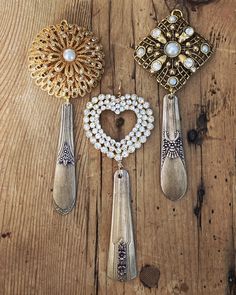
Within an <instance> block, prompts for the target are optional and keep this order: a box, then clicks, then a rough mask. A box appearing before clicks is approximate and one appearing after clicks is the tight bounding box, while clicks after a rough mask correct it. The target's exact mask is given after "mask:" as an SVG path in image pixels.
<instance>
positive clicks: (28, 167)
mask: <svg viewBox="0 0 236 295" xmlns="http://www.w3.org/2000/svg"><path fill="white" fill-rule="evenodd" d="M193 2H197V1H177V0H176V1H175V0H165V1H164V0H153V1H151V0H142V1H141V0H134V1H129V0H116V1H115V0H114V1H106V0H93V1H92V0H84V1H81V0H79V1H78V0H77V1H76V0H63V1H62V0H54V1H43V0H21V1H17V0H8V1H7V0H1V1H0V36H1V42H0V227H1V229H0V232H1V236H0V253H1V255H0V266H1V268H0V294H1V295H25V294H27V295H34V294H37V295H60V294H63V295H65V294H66V295H75V294H76V295H77V294H81V295H88V294H89V295H92V294H100V295H106V294H108V295H117V294H127V295H134V294H151V295H153V294H155V295H176V294H181V295H182V294H187V295H223V294H227V295H228V294H236V285H235V277H234V271H235V250H236V249H235V244H236V240H235V238H234V237H235V236H236V223H235V218H236V209H235V208H236V205H235V204H236V188H235V187H236V176H235V175H236V174H235V166H236V164H235V163H236V128H235V126H236V125H235V124H236V114H235V111H236V107H235V106H236V104H235V86H234V84H235V38H236V36H235V32H234V30H233V28H234V25H235V9H236V5H235V1H234V0H221V1H219V0H215V1H199V3H200V2H201V3H202V4H201V5H195V4H196V3H194V5H193ZM204 2H205V3H207V5H204ZM184 3H185V4H184ZM174 7H179V8H182V9H183V11H184V13H185V15H186V17H187V18H188V19H189V20H190V22H191V24H192V25H193V26H194V27H196V29H197V31H198V32H199V33H201V34H202V35H203V36H205V37H206V38H208V39H209V40H210V41H211V42H212V43H213V44H214V46H215V54H214V56H213V58H212V59H211V60H210V61H209V62H208V63H207V64H206V65H205V66H204V67H203V68H202V69H201V70H199V71H198V72H197V73H196V74H195V75H194V76H193V77H192V78H191V79H190V80H189V81H188V83H187V84H186V86H185V87H184V88H183V89H182V90H181V91H179V93H178V97H179V100H180V112H181V116H182V130H183V134H184V145H185V156H186V163H187V171H188V181H189V183H188V191H187V194H186V196H185V197H184V198H183V199H182V200H180V201H179V202H177V203H172V202H170V201H169V200H167V199H166V198H165V197H164V195H163V193H162V192H161V190H160V183H159V178H160V174H159V165H160V126H161V125H160V123H161V117H160V115H161V114H162V103H161V102H162V97H163V96H164V94H165V91H164V90H163V89H161V88H160V87H159V86H158V85H157V84H156V82H155V80H154V79H153V78H151V77H150V76H149V75H148V74H147V73H146V72H145V71H144V70H143V69H142V68H140V67H138V66H137V65H136V64H135V62H134V60H133V57H132V55H133V48H134V46H135V44H138V41H139V40H140V39H141V38H143V37H144V36H146V35H147V33H148V32H149V31H150V30H151V29H152V28H153V27H154V26H155V24H156V21H157V20H161V19H162V18H163V17H165V16H166V15H167V14H168V13H169V11H170V10H171V9H173V8H174ZM62 19H67V20H68V22H76V23H78V24H80V25H85V26H87V27H89V28H92V29H93V31H94V32H95V33H96V34H97V35H98V36H100V37H101V42H102V44H103V46H104V51H105V54H106V67H105V74H104V76H103V79H102V81H101V84H100V86H99V87H97V88H96V89H95V90H94V91H93V93H92V94H91V95H93V94H98V93H100V92H103V93H113V92H114V93H116V92H117V91H118V86H119V83H120V81H122V90H123V92H124V93H134V92H136V93H137V94H139V95H142V96H144V97H145V98H146V99H147V100H148V101H149V102H150V103H151V106H152V108H153V109H154V112H155V118H156V122H155V123H156V127H155V129H154V132H153V134H152V136H151V137H150V139H149V140H148V141H147V143H146V144H145V145H144V146H143V147H142V148H141V149H140V150H139V151H137V152H136V153H135V154H132V155H131V156H130V157H129V158H128V159H126V161H125V162H124V165H125V168H126V169H127V170H128V171H129V174H130V181H131V185H132V188H131V191H132V210H133V219H134V225H135V230H136V245H137V264H138V270H139V271H140V270H141V269H142V268H143V267H145V265H151V266H153V267H154V270H155V269H156V268H158V270H159V271H160V278H159V272H158V271H155V272H154V274H155V277H157V279H159V281H158V286H157V282H155V281H153V279H152V278H150V280H149V282H151V283H150V285H151V286H153V287H152V288H150V289H149V288H147V287H145V286H144V284H143V283H142V282H143V278H142V282H141V281H140V280H139V278H136V279H135V280H133V281H131V282H129V283H125V284H124V283H119V282H114V281H111V280H110V279H108V278H107V276H106V268H107V257H108V246H109V233H110V220H111V208H112V187H113V184H112V180H113V173H114V171H115V170H116V165H115V163H114V162H112V161H111V160H110V159H108V158H106V157H105V156H103V155H101V154H100V153H99V152H98V151H96V150H95V149H94V148H93V146H92V145H91V144H89V143H88V141H87V140H86V138H85V136H84V132H83V128H82V116H83V109H84V106H85V104H86V102H87V101H88V100H89V98H90V97H89V96H87V97H86V98H84V99H78V100H75V101H73V104H74V117H75V118H74V121H75V130H74V132H75V146H76V150H75V155H76V158H77V163H76V171H77V172H76V173H77V175H76V176H77V191H78V195H77V204H76V207H75V209H74V210H73V212H72V213H71V214H69V215H68V216H63V217H62V216H60V215H58V214H57V213H56V212H55V211H54V210H53V205H52V193H53V192H52V187H53V176H54V169H55V159H56V150H57V139H58V133H59V119H60V106H61V103H62V102H61V101H59V100H57V99H56V98H52V97H49V96H48V95H47V93H44V92H42V90H40V89H39V88H37V87H36V86H35V85H34V83H33V81H32V80H31V79H30V76H29V73H28V70H27V50H28V48H29V46H30V43H31V42H32V40H33V37H34V36H35V34H37V32H38V31H39V30H40V29H41V28H43V27H45V26H47V25H49V24H55V23H58V22H60V21H61V20H62ZM124 118H125V120H124V125H123V126H122V128H119V127H117V126H116V116H113V115H112V114H108V117H107V118H104V119H103V120H109V123H110V125H111V126H110V133H111V134H113V136H115V137H118V138H120V137H122V136H124V135H125V133H126V132H128V130H129V129H130V128H131V127H132V126H133V124H134V118H133V117H132V118H129V117H128V116H126V117H124ZM103 123H105V122H103ZM206 127H207V131H206ZM193 128H196V129H197V131H198V135H199V137H200V139H201V140H202V144H200V145H195V144H191V143H188V142H187V131H188V130H189V129H193ZM197 205H198V206H197ZM196 206H197V207H196ZM194 209H195V210H194ZM150 269H152V267H151V268H149V269H148V271H147V272H144V273H145V274H146V273H148V274H149V273H150ZM229 271H231V272H230V278H229V279H228V274H229ZM156 274H158V275H156ZM144 278H145V276H144ZM154 279H155V278H154Z"/></svg>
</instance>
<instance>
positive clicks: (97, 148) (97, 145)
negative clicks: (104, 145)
mask: <svg viewBox="0 0 236 295" xmlns="http://www.w3.org/2000/svg"><path fill="white" fill-rule="evenodd" d="M94 147H95V149H96V150H99V149H100V148H101V144H100V143H99V142H96V143H95V144H94Z"/></svg>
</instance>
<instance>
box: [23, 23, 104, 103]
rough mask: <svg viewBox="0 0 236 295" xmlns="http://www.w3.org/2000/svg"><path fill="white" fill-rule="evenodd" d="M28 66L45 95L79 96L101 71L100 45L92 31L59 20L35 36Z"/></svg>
mask: <svg viewBox="0 0 236 295" xmlns="http://www.w3.org/2000/svg"><path fill="white" fill-rule="evenodd" d="M29 70H30V72H31V77H32V78H33V79H35V82H36V84H37V85H38V86H40V87H41V89H43V90H44V91H47V92H48V94H49V95H55V96H56V97H62V98H65V99H70V98H76V97H78V96H81V97H82V96H84V95H85V94H86V93H89V92H91V90H92V88H94V87H95V86H96V85H97V83H98V81H99V80H100V79H101V76H102V74H103V72H104V53H103V51H102V45H101V44H100V43H99V40H98V38H97V37H95V36H94V34H93V33H92V32H90V31H88V30H86V29H85V28H83V27H80V26H78V25H76V24H68V23H67V21H65V20H63V21H62V22H61V23H60V24H58V25H52V26H49V27H47V28H44V29H43V30H42V31H40V32H39V34H38V35H37V36H36V38H35V39H34V41H33V43H32V46H31V48H30V50H29Z"/></svg>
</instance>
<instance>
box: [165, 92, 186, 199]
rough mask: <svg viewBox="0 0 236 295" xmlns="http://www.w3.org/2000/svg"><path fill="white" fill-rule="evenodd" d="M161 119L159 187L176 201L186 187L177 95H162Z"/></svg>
mask: <svg viewBox="0 0 236 295" xmlns="http://www.w3.org/2000/svg"><path fill="white" fill-rule="evenodd" d="M162 120H163V121H162V144H161V188H162V191H163V192H164V194H165V195H166V197H167V198H169V199H170V200H172V201H176V200H178V199H180V198H181V197H183V195H184V194H185V192H186V189H187V173H186V167H185V159H184V149H183V139H182V132H181V124H180V116H179V106H178V98H177V96H175V95H171V94H168V95H165V96H164V98H163V119H162Z"/></svg>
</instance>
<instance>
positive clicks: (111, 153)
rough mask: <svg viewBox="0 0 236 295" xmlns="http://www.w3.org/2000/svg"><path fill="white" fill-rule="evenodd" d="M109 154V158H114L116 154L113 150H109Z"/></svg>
mask: <svg viewBox="0 0 236 295" xmlns="http://www.w3.org/2000/svg"><path fill="white" fill-rule="evenodd" d="M107 156H108V158H110V159H112V158H114V156H115V154H114V153H113V152H108V153H107Z"/></svg>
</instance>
